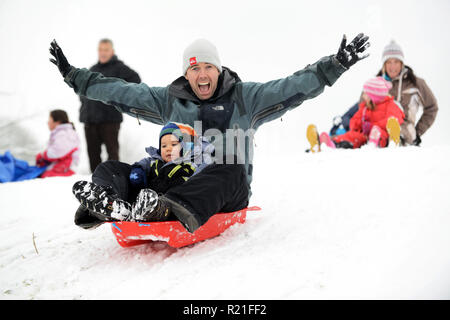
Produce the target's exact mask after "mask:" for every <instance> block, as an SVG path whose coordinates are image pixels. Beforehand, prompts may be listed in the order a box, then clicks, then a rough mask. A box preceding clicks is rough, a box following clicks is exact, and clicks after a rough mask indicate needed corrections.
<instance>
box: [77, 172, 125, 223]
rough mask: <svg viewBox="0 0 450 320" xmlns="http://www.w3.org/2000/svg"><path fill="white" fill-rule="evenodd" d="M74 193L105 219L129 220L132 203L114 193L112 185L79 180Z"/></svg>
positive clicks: (95, 213) (93, 212)
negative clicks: (107, 185) (106, 185)
mask: <svg viewBox="0 0 450 320" xmlns="http://www.w3.org/2000/svg"><path fill="white" fill-rule="evenodd" d="M72 193H73V194H74V195H75V197H76V198H77V199H78V201H80V203H81V204H82V205H83V206H84V207H86V208H87V209H89V210H90V212H91V213H92V214H93V215H95V216H96V217H98V218H99V219H101V220H103V221H113V220H129V219H130V215H131V205H130V204H129V203H128V202H127V201H124V200H122V199H120V198H119V196H118V195H117V194H116V193H114V191H113V190H112V188H111V187H105V186H100V185H97V184H95V183H93V182H88V181H77V182H75V184H74V185H73V187H72Z"/></svg>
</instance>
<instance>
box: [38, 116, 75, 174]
mask: <svg viewBox="0 0 450 320" xmlns="http://www.w3.org/2000/svg"><path fill="white" fill-rule="evenodd" d="M48 128H49V129H50V131H51V133H50V141H49V143H48V147H47V149H46V150H45V151H43V152H41V153H39V154H37V156H36V165H37V166H38V167H42V166H48V167H47V169H46V170H45V172H44V173H43V174H42V175H41V178H47V177H55V176H71V175H73V174H74V173H75V172H74V171H73V167H74V166H76V165H77V164H78V162H79V153H80V152H79V148H80V139H79V138H78V135H77V133H76V132H75V127H74V126H73V124H72V123H70V122H69V117H68V116H67V113H66V112H65V111H63V110H53V111H52V112H50V116H49V119H48Z"/></svg>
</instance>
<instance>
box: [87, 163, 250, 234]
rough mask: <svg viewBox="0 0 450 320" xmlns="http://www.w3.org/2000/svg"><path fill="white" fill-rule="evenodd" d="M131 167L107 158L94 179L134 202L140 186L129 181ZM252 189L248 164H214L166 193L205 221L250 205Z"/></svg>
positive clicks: (95, 181) (201, 223)
mask: <svg viewBox="0 0 450 320" xmlns="http://www.w3.org/2000/svg"><path fill="white" fill-rule="evenodd" d="M130 171H131V166H130V165H129V164H126V163H123V162H119V161H106V162H104V163H102V164H100V165H99V166H98V167H97V169H96V170H95V171H94V174H93V175H92V182H94V183H96V184H99V185H103V186H111V187H112V188H113V190H114V191H115V192H116V193H117V194H118V195H119V197H120V198H121V199H123V200H126V201H128V202H130V203H133V202H134V201H135V199H136V196H137V194H138V193H139V190H137V189H135V188H133V186H132V185H131V184H130V183H129V175H130ZM249 189H250V188H249V185H248V183H247V177H246V172H245V167H244V165H241V164H211V165H209V166H207V167H206V168H204V169H203V170H202V171H200V172H199V173H198V174H195V175H194V176H192V177H191V178H189V180H187V181H186V182H185V183H183V184H182V185H178V186H175V187H173V188H171V189H170V190H168V191H167V192H166V194H165V195H164V196H165V197H167V198H169V199H170V200H172V201H175V202H176V203H178V204H180V205H182V206H183V207H185V208H187V209H188V210H189V211H190V212H191V213H192V214H193V215H194V216H195V218H196V219H197V220H198V222H199V224H200V225H203V224H204V223H205V222H206V221H208V219H209V218H210V217H211V216H213V215H214V214H215V213H218V212H233V211H237V210H240V209H243V208H245V207H247V205H248V197H249Z"/></svg>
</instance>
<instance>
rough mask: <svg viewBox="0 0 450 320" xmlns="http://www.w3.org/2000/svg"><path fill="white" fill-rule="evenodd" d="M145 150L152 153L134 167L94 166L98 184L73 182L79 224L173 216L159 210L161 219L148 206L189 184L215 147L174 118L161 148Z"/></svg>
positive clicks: (164, 130) (111, 163)
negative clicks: (150, 214)
mask: <svg viewBox="0 0 450 320" xmlns="http://www.w3.org/2000/svg"><path fill="white" fill-rule="evenodd" d="M145 150H146V151H147V153H148V154H149V157H146V158H144V159H142V160H140V161H139V162H136V163H134V164H133V165H131V166H130V165H128V164H125V163H120V162H118V161H107V162H104V163H102V164H101V165H100V166H99V167H98V168H97V169H96V170H95V172H94V174H93V182H88V181H78V182H76V183H75V184H74V186H73V188H72V192H73V194H74V195H75V197H76V198H77V199H78V201H79V202H80V203H81V206H80V208H79V209H78V211H77V213H76V216H75V223H76V224H77V225H79V226H81V227H84V228H90V227H92V226H94V225H95V226H97V225H99V224H101V223H103V222H104V221H114V220H122V221H165V220H169V219H171V218H173V217H170V215H169V214H168V210H159V211H158V212H160V213H161V214H160V215H158V216H157V217H156V216H155V217H154V216H148V212H150V211H152V210H148V208H149V207H151V206H154V205H156V202H157V201H156V200H157V199H158V195H159V194H164V193H165V192H166V191H167V190H168V189H170V188H172V187H174V186H177V185H180V184H182V183H184V182H185V181H187V180H188V179H189V178H190V177H191V176H193V175H195V174H197V173H198V172H200V171H201V170H202V169H203V168H204V167H206V166H207V164H208V156H210V155H211V153H212V151H213V146H212V145H211V144H209V143H207V142H205V140H203V139H201V138H199V137H198V136H197V134H196V132H195V131H194V129H193V128H192V127H190V126H189V125H186V124H180V123H176V122H169V123H167V124H166V125H165V126H164V127H163V128H162V130H161V132H160V134H159V148H155V147H148V148H146V149H145ZM202 157H203V158H202ZM111 176H112V178H111ZM96 182H97V183H96ZM124 195H128V197H127V196H124ZM87 211H88V214H89V216H90V217H88V216H87V215H86V214H87ZM99 220H100V221H99Z"/></svg>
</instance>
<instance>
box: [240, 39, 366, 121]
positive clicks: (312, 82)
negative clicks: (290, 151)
mask: <svg viewBox="0 0 450 320" xmlns="http://www.w3.org/2000/svg"><path fill="white" fill-rule="evenodd" d="M367 40H368V37H367V36H364V35H363V34H359V35H358V36H357V37H356V38H355V39H354V40H353V41H352V42H351V43H350V44H348V45H347V40H346V37H345V36H344V38H343V39H342V42H341V45H340V47H339V51H338V53H337V54H335V55H332V56H328V57H324V58H322V59H320V60H319V61H317V62H316V63H314V64H312V65H308V66H307V67H306V68H304V69H303V70H300V71H298V72H296V73H294V74H293V75H291V76H288V77H286V78H283V79H279V80H273V81H269V82H267V83H251V82H244V83H241V84H239V85H240V86H241V87H242V88H241V90H242V100H243V103H244V105H245V107H246V109H247V111H248V112H249V114H250V116H251V126H252V127H253V128H255V129H256V128H257V127H258V126H259V125H261V124H262V123H265V122H268V121H271V120H274V119H276V118H278V117H280V116H282V115H283V114H284V113H286V111H288V110H290V109H292V108H295V107H297V106H298V105H300V104H301V103H302V102H303V101H305V100H307V99H311V98H314V97H316V96H318V95H319V94H320V93H322V92H323V90H324V88H325V86H331V85H333V84H334V83H335V82H336V80H337V79H338V78H339V77H340V76H341V75H342V74H343V73H344V72H345V71H346V70H348V69H349V68H350V67H351V66H352V65H354V64H355V63H356V62H358V61H360V60H362V59H364V58H366V57H367V56H368V55H362V53H363V52H364V51H365V50H366V49H367V48H368V47H369V45H370V44H369V42H367Z"/></svg>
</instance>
